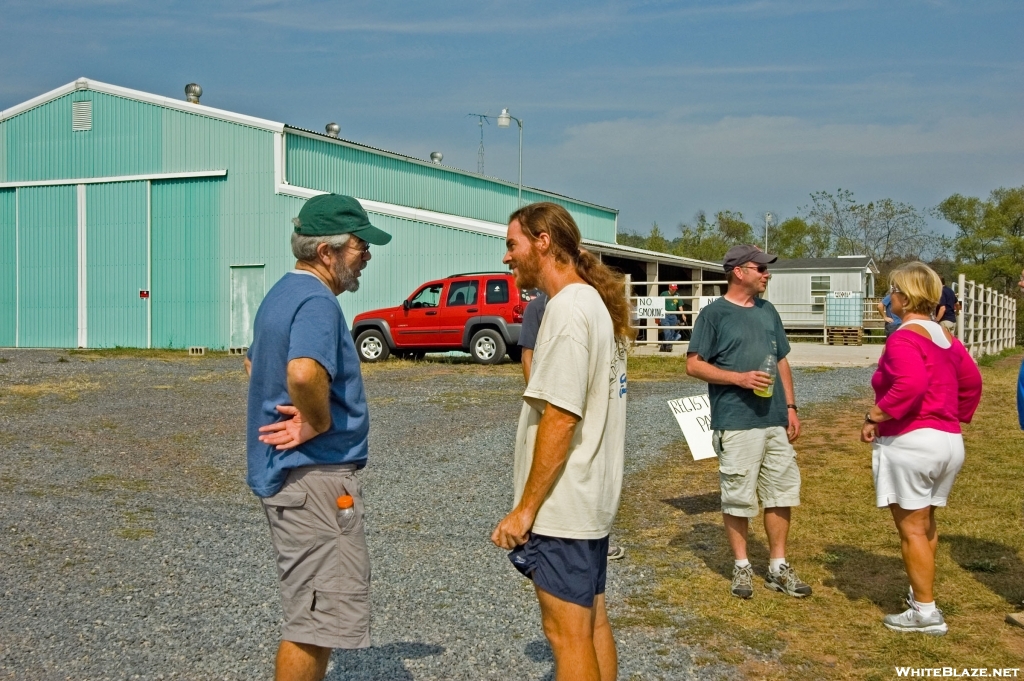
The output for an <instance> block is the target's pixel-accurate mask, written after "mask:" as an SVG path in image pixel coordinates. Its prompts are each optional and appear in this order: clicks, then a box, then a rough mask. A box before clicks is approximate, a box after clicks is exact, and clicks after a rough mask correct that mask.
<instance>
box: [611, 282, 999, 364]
mask: <svg viewBox="0 0 1024 681" xmlns="http://www.w3.org/2000/svg"><path fill="white" fill-rule="evenodd" d="M668 284H676V285H678V287H679V291H678V295H675V296H668V297H666V298H667V300H675V301H677V303H678V304H679V305H678V306H679V311H678V312H675V313H672V312H669V313H668V314H676V315H677V317H678V319H679V323H678V324H673V325H666V324H659V323H658V320H656V319H634V321H633V328H635V329H637V331H638V337H637V341H636V343H637V344H638V345H677V344H684V343H688V342H689V338H690V332H691V331H692V330H693V322H694V320H695V319H696V314H695V313H696V312H699V310H700V306H701V303H702V302H705V303H706V302H707V301H708V300H709V299H711V298H713V297H715V296H718V295H720V294H721V293H723V292H724V291H725V289H726V282H725V280H715V281H632V280H630V279H629V278H628V277H627V278H626V296H627V298H628V299H629V302H630V304H631V306H632V307H633V308H634V309H635V308H636V304H637V301H638V299H640V298H642V297H651V296H654V297H656V296H658V287H659V286H667V285H668ZM957 298H958V299H959V300H960V302H961V306H962V310H961V312H960V314H959V315H958V316H957V328H956V335H957V337H958V338H959V339H960V341H961V342H962V343H963V344H964V345H965V346H966V347H967V349H968V351H970V353H971V354H972V355H973V356H975V357H980V356H981V355H987V354H991V353H995V352H1000V351H1002V350H1005V349H1006V348H1010V347H1013V346H1014V345H1015V343H1016V332H1017V301H1016V300H1015V299H1013V298H1011V297H1009V296H1006V295H1003V294H1001V293H998V292H997V291H995V290H993V289H991V288H988V287H987V286H982V285H980V284H976V283H974V282H973V281H965V279H964V275H962V274H961V275H960V277H959V281H958V284H957ZM879 302H880V299H879V298H866V299H863V302H862V305H863V316H862V328H864V329H866V330H867V329H878V330H879V331H880V330H881V329H882V327H883V326H884V324H883V321H882V317H881V315H879V313H878V308H877V305H878V303H879ZM828 303H829V301H828V300H826V301H825V304H826V305H827V304H828ZM775 307H776V308H777V309H778V311H779V316H780V317H782V321H783V325H784V326H785V327H786V333H787V335H788V336H789V337H790V338H794V339H796V338H803V339H807V340H818V339H820V340H821V342H823V343H825V342H827V330H826V326H825V320H826V318H827V317H828V314H827V312H826V309H827V308H826V307H825V306H823V305H812V304H810V303H808V304H798V303H777V304H775ZM660 331H679V332H680V335H681V336H682V337H681V338H680V339H678V340H673V341H669V340H661V334H660V333H659V332H660ZM879 340H881V337H880V336H879Z"/></svg>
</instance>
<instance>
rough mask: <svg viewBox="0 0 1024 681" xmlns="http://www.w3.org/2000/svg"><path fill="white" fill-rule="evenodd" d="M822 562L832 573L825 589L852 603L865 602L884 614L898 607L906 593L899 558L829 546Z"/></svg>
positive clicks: (851, 548) (901, 564) (857, 549)
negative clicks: (837, 592)
mask: <svg viewBox="0 0 1024 681" xmlns="http://www.w3.org/2000/svg"><path fill="white" fill-rule="evenodd" d="M822 558H823V559H824V562H825V567H826V568H827V569H828V570H829V571H830V572H831V573H832V577H829V578H826V579H825V586H830V587H832V588H835V589H838V590H839V591H841V592H842V593H843V595H844V596H846V597H847V598H848V599H849V600H851V601H856V600H858V599H861V598H866V599H867V600H869V601H871V602H872V603H874V604H875V605H877V606H878V607H879V608H882V609H883V610H887V611H888V610H892V609H893V608H896V607H898V606H901V604H902V600H901V599H902V598H903V596H904V595H905V594H906V593H907V574H906V572H904V570H903V561H902V560H901V559H900V558H897V557H896V556H880V555H878V554H876V553H871V552H870V551H865V550H864V549H862V548H858V547H856V546H850V545H848V544H839V545H831V546H828V547H827V548H826V549H825V552H824V553H823V554H822Z"/></svg>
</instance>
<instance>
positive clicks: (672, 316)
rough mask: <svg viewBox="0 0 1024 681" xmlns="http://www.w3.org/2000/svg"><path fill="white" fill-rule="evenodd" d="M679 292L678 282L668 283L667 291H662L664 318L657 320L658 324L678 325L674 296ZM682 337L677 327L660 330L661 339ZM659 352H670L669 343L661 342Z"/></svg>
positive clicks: (676, 303) (676, 301)
mask: <svg viewBox="0 0 1024 681" xmlns="http://www.w3.org/2000/svg"><path fill="white" fill-rule="evenodd" d="M678 292H679V285H678V284H669V285H668V290H667V291H662V293H661V297H662V298H665V318H664V319H662V320H661V321H660V322H659V326H668V327H672V326H679V314H678V312H679V300H678V299H677V298H675V297H674V296H675V295H676V294H677V293H678ZM682 337H683V334H682V333H680V331H679V329H672V328H668V329H665V330H663V331H662V332H661V340H663V341H677V340H680V339H681V338H682ZM658 350H659V351H660V352H672V344H671V343H662V344H661V347H660V348H659V349H658Z"/></svg>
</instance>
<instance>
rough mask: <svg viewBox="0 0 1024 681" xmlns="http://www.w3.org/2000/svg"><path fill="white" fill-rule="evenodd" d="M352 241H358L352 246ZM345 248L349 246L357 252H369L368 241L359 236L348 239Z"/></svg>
mask: <svg viewBox="0 0 1024 681" xmlns="http://www.w3.org/2000/svg"><path fill="white" fill-rule="evenodd" d="M353 241H357V242H358V243H356V245H355V246H353V245H352V242H353ZM345 248H351V249H352V250H353V251H358V252H359V253H369V252H370V243H369V242H368V241H363V240H362V239H359V238H356V239H349V240H348V243H346V244H345Z"/></svg>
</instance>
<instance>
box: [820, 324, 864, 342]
mask: <svg viewBox="0 0 1024 681" xmlns="http://www.w3.org/2000/svg"><path fill="white" fill-rule="evenodd" d="M828 344H829V345H864V329H862V328H860V327H859V326H830V327H829V328H828Z"/></svg>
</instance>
